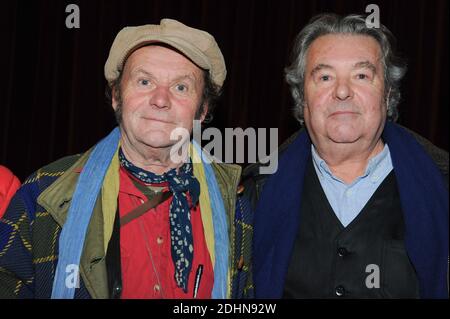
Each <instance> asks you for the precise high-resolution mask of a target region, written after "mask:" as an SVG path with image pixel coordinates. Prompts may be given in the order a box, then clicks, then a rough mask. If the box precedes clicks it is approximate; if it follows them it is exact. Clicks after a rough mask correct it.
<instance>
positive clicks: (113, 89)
mask: <svg viewBox="0 0 450 319" xmlns="http://www.w3.org/2000/svg"><path fill="white" fill-rule="evenodd" d="M116 94H117V88H116V87H115V86H113V87H111V104H112V107H113V109H114V111H116V110H117V105H118V101H117V99H116Z"/></svg>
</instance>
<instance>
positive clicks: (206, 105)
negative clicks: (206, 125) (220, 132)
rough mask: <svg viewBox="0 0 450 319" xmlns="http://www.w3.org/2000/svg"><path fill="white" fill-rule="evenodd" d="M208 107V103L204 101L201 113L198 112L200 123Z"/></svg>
mask: <svg viewBox="0 0 450 319" xmlns="http://www.w3.org/2000/svg"><path fill="white" fill-rule="evenodd" d="M208 109H209V106H208V103H206V102H205V104H203V112H202V114H200V122H201V123H203V121H204V120H205V118H206V114H208Z"/></svg>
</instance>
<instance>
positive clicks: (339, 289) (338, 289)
mask: <svg viewBox="0 0 450 319" xmlns="http://www.w3.org/2000/svg"><path fill="white" fill-rule="evenodd" d="M334 292H335V293H336V296H338V297H343V296H344V295H345V288H344V287H343V286H340V285H339V286H337V287H336V289H335V290H334Z"/></svg>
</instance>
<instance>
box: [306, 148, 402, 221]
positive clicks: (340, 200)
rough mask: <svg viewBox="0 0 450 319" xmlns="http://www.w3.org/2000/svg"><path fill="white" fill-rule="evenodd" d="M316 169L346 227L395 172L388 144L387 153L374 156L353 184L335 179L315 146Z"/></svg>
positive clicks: (313, 154)
mask: <svg viewBox="0 0 450 319" xmlns="http://www.w3.org/2000/svg"><path fill="white" fill-rule="evenodd" d="M311 152H312V158H313V164H314V168H315V170H316V173H317V176H318V177H319V181H320V184H321V185H322V188H323V190H324V192H325V195H326V196H327V199H328V202H329V203H330V205H331V207H332V208H333V211H334V213H335V214H336V216H337V218H338V219H339V220H340V222H341V223H342V225H343V226H344V227H347V225H348V224H350V223H351V222H352V220H353V219H355V218H356V216H358V214H359V213H360V212H361V210H362V209H363V208H364V206H365V205H366V204H367V202H368V201H369V199H370V198H371V197H372V195H373V194H374V193H375V191H376V190H377V188H378V186H380V184H381V183H382V182H383V180H384V179H385V178H386V176H388V175H389V173H390V172H391V170H392V169H393V166H392V160H391V155H390V152H389V147H388V146H387V144H385V145H384V148H383V150H382V151H381V152H380V153H378V154H377V155H376V156H374V157H372V158H371V159H370V160H369V163H368V164H367V168H366V171H365V173H364V174H363V175H362V176H359V177H358V178H356V179H355V180H354V181H353V182H352V183H351V184H346V183H345V182H344V181H343V180H341V179H339V178H338V177H336V176H334V175H333V173H332V172H331V170H330V168H329V167H328V165H327V164H326V163H325V161H324V160H323V159H322V158H320V156H319V154H317V151H316V149H315V147H314V145H311Z"/></svg>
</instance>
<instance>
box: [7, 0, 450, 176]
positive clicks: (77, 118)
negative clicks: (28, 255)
mask: <svg viewBox="0 0 450 319" xmlns="http://www.w3.org/2000/svg"><path fill="white" fill-rule="evenodd" d="M70 3H75V4H77V5H78V6H79V8H80V22H81V24H80V28H79V29H67V28H66V26H65V19H66V17H67V15H68V13H66V12H65V8H66V6H67V5H68V4H70ZM370 3H375V4H378V6H379V7H380V17H381V22H382V23H383V24H385V25H386V26H387V27H388V28H389V29H390V30H391V31H392V32H393V33H394V34H395V35H396V36H397V39H398V48H399V50H400V51H401V53H402V55H403V56H404V57H405V58H406V59H407V61H408V65H409V70H408V73H407V75H406V78H405V80H404V82H403V85H402V92H403V98H402V102H401V104H400V119H399V122H400V123H401V124H403V125H405V126H408V127H409V128H411V129H413V130H415V131H417V132H418V133H420V134H422V135H423V136H424V137H426V138H428V139H429V140H431V141H432V142H434V143H435V144H436V145H438V146H439V147H441V148H444V149H446V150H448V125H447V117H448V108H447V107H448V102H449V101H448V97H449V94H448V73H447V72H448V56H449V54H448V40H447V39H448V21H449V19H448V18H449V12H448V11H449V7H448V2H447V1H446V0H441V1H409V0H408V1H407V0H404V1H394V0H390V1H374V0H370V1H356V0H353V1H348V0H347V1H344V0H339V1H324V0H323V1H298V0H250V1H237V0H236V1H230V0H217V1H212V0H198V1H196V0H184V1H182V0H177V1H176V0H171V1H169V0H160V1H159V0H142V1H130V0H127V1H112V0H108V1H107V0H102V1H94V0H73V1H61V0H46V1H9V2H6V1H4V2H2V5H1V9H0V21H1V22H0V23H1V25H2V26H1V28H0V36H1V49H0V70H1V76H0V81H1V85H0V97H1V100H0V163H1V164H3V165H6V166H8V167H9V168H11V169H12V170H13V171H14V172H15V173H16V174H17V175H18V176H19V177H20V178H21V179H22V180H23V179H24V178H25V177H26V176H27V175H29V174H31V173H32V172H33V171H34V170H36V169H38V168H39V167H41V166H43V165H45V164H47V163H49V162H51V161H54V160H56V159H58V158H60V157H63V156H65V155H69V154H74V153H79V152H82V151H84V150H86V149H87V148H89V147H90V146H92V145H93V144H95V142H96V141H98V140H99V139H100V138H101V137H103V136H105V135H106V134H107V133H108V132H109V130H110V129H112V128H113V127H114V126H115V121H114V117H113V114H112V111H111V107H110V106H109V105H108V104H107V103H106V99H105V97H104V88H105V80H104V78H103V66H104V63H105V60H106V58H107V56H108V52H109V48H110V46H111V44H112V41H113V39H114V37H115V35H116V33H117V32H118V31H119V30H120V29H121V28H122V27H124V26H127V25H139V24H148V23H159V20H160V19H161V18H164V17H168V18H174V19H177V20H180V21H181V22H183V23H185V24H187V25H190V26H193V27H197V28H201V29H204V30H207V31H208V32H210V33H211V34H213V35H214V36H215V38H216V40H217V42H218V43H219V45H220V47H221V49H222V52H223V54H224V56H225V60H226V63H227V68H228V77H227V80H226V84H225V87H224V95H223V98H222V99H221V101H220V103H219V106H218V108H217V110H216V113H215V119H214V121H213V122H212V124H211V125H213V126H215V127H218V128H220V129H224V128H225V127H238V126H239V127H242V128H246V127H266V128H269V127H277V128H278V129H279V141H280V142H281V141H282V140H284V139H285V138H287V137H288V136H289V135H290V134H292V133H293V132H294V131H296V130H297V129H298V124H297V122H296V121H295V120H294V119H293V117H292V116H291V107H292V105H293V103H292V100H291V97H290V93H289V91H288V88H287V86H286V84H285V82H284V79H283V69H284V67H285V66H286V65H287V63H288V60H289V52H290V49H291V46H292V42H293V39H294V38H295V36H296V34H297V33H298V32H299V30H300V29H301V28H302V27H303V26H304V25H305V24H306V23H307V21H308V20H309V19H310V18H311V17H312V16H313V15H315V14H317V13H321V12H336V13H339V14H349V13H364V11H365V8H366V6H367V5H368V4H370Z"/></svg>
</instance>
